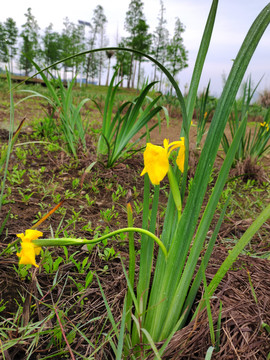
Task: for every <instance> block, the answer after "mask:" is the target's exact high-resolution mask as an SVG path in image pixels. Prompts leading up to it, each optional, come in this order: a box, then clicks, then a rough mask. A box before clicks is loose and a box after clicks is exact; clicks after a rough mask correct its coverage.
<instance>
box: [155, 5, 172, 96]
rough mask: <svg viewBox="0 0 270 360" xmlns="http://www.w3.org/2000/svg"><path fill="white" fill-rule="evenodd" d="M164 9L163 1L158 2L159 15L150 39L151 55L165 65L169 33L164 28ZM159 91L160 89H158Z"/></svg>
mask: <svg viewBox="0 0 270 360" xmlns="http://www.w3.org/2000/svg"><path fill="white" fill-rule="evenodd" d="M164 13H165V7H164V4H163V1H162V0H160V13H159V17H158V26H157V27H156V29H155V32H154V34H153V38H152V40H153V41H152V44H153V46H152V54H153V56H154V58H155V59H156V60H158V61H159V62H161V64H164V63H165V59H166V52H167V44H168V42H169V31H168V30H167V29H166V28H165V24H166V23H167V21H166V19H165V18H164ZM162 74H163V73H162V72H161V74H160V84H159V86H160V88H161V81H162ZM156 78H157V66H156V65H154V81H156ZM159 90H160V89H159Z"/></svg>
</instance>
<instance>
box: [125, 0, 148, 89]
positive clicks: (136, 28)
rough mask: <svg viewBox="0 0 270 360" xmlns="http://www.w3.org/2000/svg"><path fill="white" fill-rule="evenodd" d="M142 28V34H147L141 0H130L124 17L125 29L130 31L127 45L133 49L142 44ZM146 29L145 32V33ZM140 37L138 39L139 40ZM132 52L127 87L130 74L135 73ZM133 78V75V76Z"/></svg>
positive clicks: (129, 81)
mask: <svg viewBox="0 0 270 360" xmlns="http://www.w3.org/2000/svg"><path fill="white" fill-rule="evenodd" d="M143 28H144V30H143V31H144V34H147V25H146V22H145V17H144V14H143V3H142V1H141V0H131V2H130V4H129V7H128V11H127V12H126V18H125V29H126V30H127V31H128V32H129V33H130V36H129V37H128V38H127V45H128V46H130V47H131V48H133V49H135V48H136V45H137V46H138V44H140V46H141V44H142V42H143V41H144V40H143V38H142V29H143ZM145 31H146V33H145ZM139 38H140V40H139ZM134 58H136V57H135V56H134V54H133V53H132V54H131V63H130V73H129V78H128V85H127V86H128V87H130V83H131V79H132V74H133V73H134V75H135V70H136V68H135V66H134ZM133 79H134V76H133ZM132 86H133V87H134V81H132Z"/></svg>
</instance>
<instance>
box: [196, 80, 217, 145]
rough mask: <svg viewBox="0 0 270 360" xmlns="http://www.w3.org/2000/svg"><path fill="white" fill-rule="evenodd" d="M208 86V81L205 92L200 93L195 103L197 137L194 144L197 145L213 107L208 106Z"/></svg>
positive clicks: (199, 142)
mask: <svg viewBox="0 0 270 360" xmlns="http://www.w3.org/2000/svg"><path fill="white" fill-rule="evenodd" d="M209 88H210V81H209V83H208V85H207V88H206V90H205V92H204V93H203V94H202V95H201V97H200V99H198V103H199V104H196V108H197V109H196V110H197V111H196V112H197V114H198V115H197V139H196V146H197V147H199V146H200V144H201V141H202V137H203V135H204V134H205V125H206V123H207V121H208V119H209V116H210V114H211V112H212V111H213V110H214V107H210V106H211V105H210V106H209Z"/></svg>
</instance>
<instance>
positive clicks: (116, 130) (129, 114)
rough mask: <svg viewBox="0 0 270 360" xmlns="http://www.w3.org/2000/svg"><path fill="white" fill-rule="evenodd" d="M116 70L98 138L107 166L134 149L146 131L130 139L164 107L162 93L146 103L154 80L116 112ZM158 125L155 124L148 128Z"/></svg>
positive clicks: (99, 155)
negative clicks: (161, 103)
mask: <svg viewBox="0 0 270 360" xmlns="http://www.w3.org/2000/svg"><path fill="white" fill-rule="evenodd" d="M116 75H117V70H116V71H115V73H114V76H113V78H112V80H111V83H110V86H109V88H108V93H107V97H106V101H105V106H104V113H103V124H102V131H101V136H100V138H99V142H98V148H97V154H98V157H99V158H100V157H101V156H106V166H107V167H112V166H113V165H114V164H115V163H116V162H117V161H118V160H119V158H122V157H123V156H125V155H127V154H128V153H132V152H134V147H135V145H136V143H138V141H139V140H140V139H142V138H143V137H144V136H146V134H147V132H146V133H144V134H143V135H142V136H141V137H140V138H139V139H138V140H137V141H136V142H134V143H130V141H131V140H132V138H133V136H134V135H136V134H137V133H138V131H140V130H141V129H142V128H143V127H144V126H146V125H147V123H148V122H149V121H150V120H151V119H152V118H153V117H154V116H155V115H157V114H158V113H159V111H161V110H162V107H161V106H157V105H156V104H157V102H158V100H159V98H160V96H161V95H159V96H157V97H156V98H155V99H154V100H152V99H151V100H150V103H149V104H147V100H146V99H147V95H148V92H149V91H150V89H151V88H152V87H153V85H154V84H155V83H151V84H149V85H147V86H146V87H145V88H144V89H143V90H142V91H141V93H140V95H139V96H138V97H136V98H135V99H134V100H133V101H127V102H124V103H123V104H122V105H121V106H120V107H119V108H118V109H117V111H116V114H113V104H114V98H115V95H116V92H117V90H118V86H119V83H118V84H117V85H116V86H115V87H114V88H113V83H114V79H115V77H116ZM157 125H158V122H157V123H156V124H155V125H153V126H152V127H151V128H150V129H148V132H150V131H151V130H152V129H153V128H155V127H156V126H157Z"/></svg>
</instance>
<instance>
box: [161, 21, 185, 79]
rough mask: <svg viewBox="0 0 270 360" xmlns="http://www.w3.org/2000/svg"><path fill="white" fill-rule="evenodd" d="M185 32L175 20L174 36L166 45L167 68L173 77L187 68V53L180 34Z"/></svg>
mask: <svg viewBox="0 0 270 360" xmlns="http://www.w3.org/2000/svg"><path fill="white" fill-rule="evenodd" d="M184 31H185V28H184V26H183V24H182V23H181V21H180V19H179V18H176V21H175V28H174V35H173V38H172V39H171V40H170V42H169V44H168V45H167V62H166V64H167V68H168V70H169V71H170V72H171V74H172V76H173V77H175V76H176V75H177V74H178V73H179V72H180V71H181V70H183V69H184V68H186V67H187V66H188V64H187V60H188V52H187V50H186V49H185V46H184V44H183V38H182V33H183V32H184Z"/></svg>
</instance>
